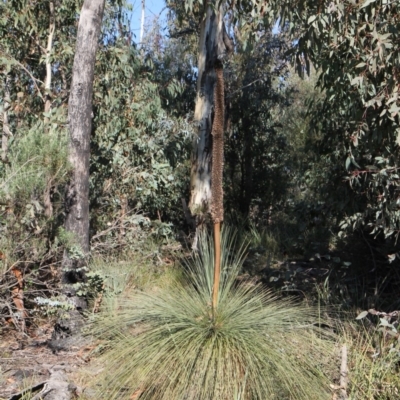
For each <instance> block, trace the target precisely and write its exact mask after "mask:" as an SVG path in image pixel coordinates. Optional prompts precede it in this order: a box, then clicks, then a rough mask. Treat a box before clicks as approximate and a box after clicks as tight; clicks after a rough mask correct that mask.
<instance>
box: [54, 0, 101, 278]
mask: <svg viewBox="0 0 400 400" xmlns="http://www.w3.org/2000/svg"><path fill="white" fill-rule="evenodd" d="M104 3H105V0H85V1H84V4H83V7H82V12H81V16H80V19H79V26H78V35H77V43H76V50H75V58H74V64H73V70H72V84H71V91H70V97H69V103H68V122H69V137H70V141H69V161H70V163H71V166H72V169H73V171H72V177H71V180H70V182H69V184H68V187H67V190H66V197H65V207H66V214H67V215H66V221H65V228H66V230H67V231H68V232H71V233H72V234H73V235H74V237H75V240H76V244H77V245H78V247H79V249H80V250H81V252H82V256H83V257H81V258H80V259H79V260H76V257H71V254H70V252H68V251H66V252H65V254H64V259H63V267H64V268H63V270H64V272H63V279H62V280H63V283H64V284H71V283H75V282H78V281H80V280H81V279H83V273H82V272H81V271H79V269H80V267H81V266H82V264H83V263H84V262H85V258H86V257H87V256H88V254H89V250H90V249H89V154H90V133H91V129H92V95H93V79H94V65H95V60H96V51H97V47H98V43H99V35H100V29H101V22H102V18H103V12H104Z"/></svg>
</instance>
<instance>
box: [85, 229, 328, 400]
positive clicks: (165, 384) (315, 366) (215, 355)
mask: <svg viewBox="0 0 400 400" xmlns="http://www.w3.org/2000/svg"><path fill="white" fill-rule="evenodd" d="M200 243H201V251H200V252H199V255H197V256H195V258H194V260H193V262H191V263H190V264H189V265H188V273H187V277H186V279H185V281H184V282H181V283H180V282H175V283H174V284H173V285H171V286H168V287H164V288H162V289H158V290H157V291H155V292H147V293H146V292H137V293H135V294H134V295H133V296H132V297H131V296H130V297H129V298H126V297H125V298H124V305H123V307H121V309H119V310H113V312H112V313H107V312H106V313H104V314H103V315H101V316H100V317H99V318H98V319H96V320H95V324H94V325H93V327H92V330H91V331H92V332H93V331H94V332H95V334H96V336H99V337H101V338H104V339H107V347H108V349H107V350H106V352H105V354H104V356H103V358H102V362H105V363H107V365H108V368H107V371H105V372H104V374H101V376H99V377H98V378H99V379H98V380H97V383H98V384H100V386H101V389H100V393H99V394H98V396H99V397H101V398H108V399H111V398H129V397H131V396H132V395H133V393H136V394H137V395H138V394H139V393H140V398H152V399H171V398H183V397H184V398H188V399H214V398H218V399H233V398H234V396H238V395H240V396H241V397H240V398H243V399H266V398H268V399H273V398H276V399H278V398H279V399H286V398H287V399H289V398H290V399H318V400H321V399H323V398H329V392H328V390H327V382H326V380H325V378H324V376H323V374H322V372H321V367H322V364H323V361H322V360H323V357H322V358H321V354H323V355H327V356H328V357H329V354H330V352H331V350H330V349H329V348H330V342H329V339H328V340H327V339H326V338H325V339H324V338H323V337H324V334H323V333H322V332H320V331H319V330H318V329H317V328H315V326H314V325H313V323H316V322H317V321H318V312H317V311H316V310H313V309H310V308H308V307H305V306H300V305H295V304H294V303H293V302H292V301H291V300H290V299H279V300H278V299H277V298H276V297H275V296H274V295H273V294H272V293H271V292H268V291H263V290H261V288H259V287H257V286H253V285H248V284H247V285H238V284H237V283H236V277H237V274H238V271H239V268H240V265H241V260H242V256H243V250H238V249H237V247H235V248H233V247H232V246H229V244H231V245H232V237H225V239H224V243H225V246H223V249H224V253H223V257H222V263H221V267H222V270H223V274H222V277H221V287H220V297H219V303H218V307H217V310H216V313H215V315H214V316H213V315H212V311H211V305H210V300H211V291H212V281H211V279H212V274H213V265H212V264H213V263H212V260H213V254H212V252H213V250H212V249H213V246H212V242H211V241H210V239H209V238H208V237H206V236H203V237H202V239H201V241H200ZM321 335H322V336H321ZM317 354H318V357H316V355H317ZM317 359H318V361H316V360H317ZM110 370H112V371H113V373H112V374H110V373H109V371H110Z"/></svg>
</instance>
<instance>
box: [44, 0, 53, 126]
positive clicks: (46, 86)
mask: <svg viewBox="0 0 400 400" xmlns="http://www.w3.org/2000/svg"><path fill="white" fill-rule="evenodd" d="M49 7H50V8H49V11H50V24H49V36H48V37H47V47H46V80H45V83H44V89H45V96H46V97H45V99H46V101H45V103H44V112H46V113H48V112H49V111H50V108H51V95H50V91H51V78H52V72H51V62H50V55H51V50H52V48H53V37H54V32H55V29H56V23H55V17H54V2H52V1H50V4H49ZM45 120H46V121H48V120H49V118H48V117H45Z"/></svg>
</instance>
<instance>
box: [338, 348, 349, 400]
mask: <svg viewBox="0 0 400 400" xmlns="http://www.w3.org/2000/svg"><path fill="white" fill-rule="evenodd" d="M348 375H349V372H348V369H347V346H346V345H345V344H344V345H343V346H342V363H341V365H340V394H341V399H342V400H347V383H348Z"/></svg>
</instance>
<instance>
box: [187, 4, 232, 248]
mask: <svg viewBox="0 0 400 400" xmlns="http://www.w3.org/2000/svg"><path fill="white" fill-rule="evenodd" d="M223 15H224V13H223V6H222V5H221V6H220V8H219V9H218V12H217V13H216V12H215V11H214V10H213V8H212V7H211V6H209V5H208V4H207V3H206V14H205V17H204V19H203V21H202V23H201V31H200V40H199V61H198V79H197V96H196V108H195V113H194V118H195V121H196V123H197V126H198V128H197V135H196V137H195V139H194V142H193V153H192V167H191V176H190V190H191V194H190V202H189V208H190V211H191V212H192V215H194V216H195V217H196V225H197V227H201V226H202V225H203V224H204V223H205V221H206V219H207V216H208V215H209V212H210V205H211V159H212V137H211V129H212V120H213V115H212V110H213V103H214V86H215V83H216V73H215V67H216V65H217V63H220V62H221V60H222V58H224V56H225V55H226V54H227V52H230V51H232V43H231V42H230V39H229V38H228V35H227V33H226V31H225V26H224V22H223ZM193 246H194V247H196V240H195V242H194V244H193Z"/></svg>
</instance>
